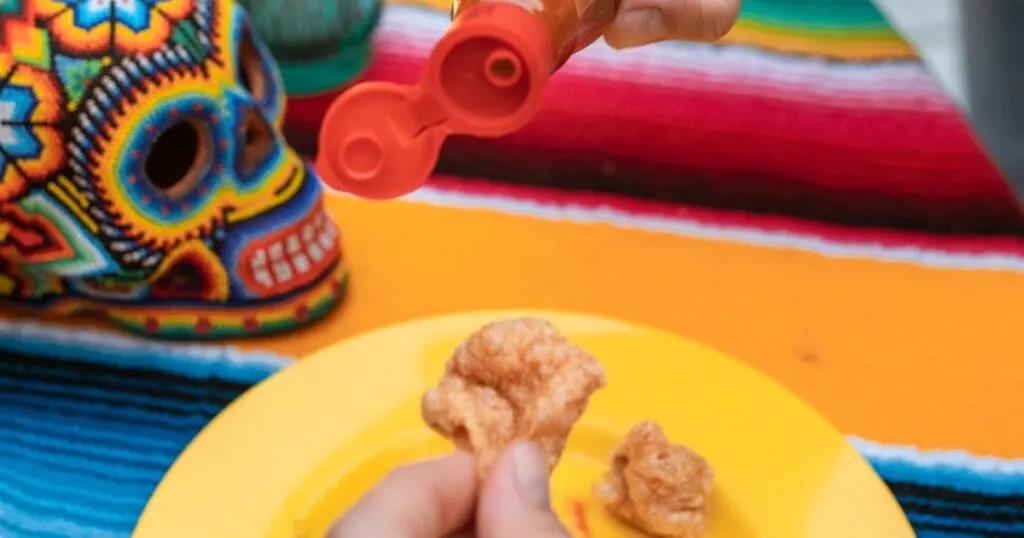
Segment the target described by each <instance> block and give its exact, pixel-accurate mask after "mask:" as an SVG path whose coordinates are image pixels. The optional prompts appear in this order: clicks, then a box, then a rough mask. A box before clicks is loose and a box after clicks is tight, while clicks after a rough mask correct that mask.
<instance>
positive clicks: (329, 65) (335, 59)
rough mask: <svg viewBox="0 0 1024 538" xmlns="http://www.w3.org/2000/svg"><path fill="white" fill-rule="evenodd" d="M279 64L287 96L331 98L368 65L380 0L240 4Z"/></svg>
mask: <svg viewBox="0 0 1024 538" xmlns="http://www.w3.org/2000/svg"><path fill="white" fill-rule="evenodd" d="M239 3H240V4H241V5H242V6H243V7H245V10H246V11H248V12H249V16H250V18H251V19H252V23H253V27H254V28H255V30H256V32H257V33H258V34H259V35H260V37H261V38H262V39H263V40H264V41H265V42H266V43H267V46H268V47H269V48H270V51H271V53H273V55H274V59H275V60H277V63H278V66H279V67H280V70H281V76H282V78H283V79H284V84H285V88H286V89H287V91H288V94H289V95H292V96H306V95H316V94H322V93H328V92H331V91H333V90H337V89H339V88H341V87H344V86H346V85H348V84H349V83H351V82H352V81H353V80H354V79H355V78H356V77H358V76H359V74H360V73H362V72H363V70H364V69H366V66H367V64H369V62H370V55H371V53H372V51H371V44H372V39H373V31H374V30H375V29H376V27H377V23H378V22H379V21H380V14H381V9H382V5H381V1H380V0H239Z"/></svg>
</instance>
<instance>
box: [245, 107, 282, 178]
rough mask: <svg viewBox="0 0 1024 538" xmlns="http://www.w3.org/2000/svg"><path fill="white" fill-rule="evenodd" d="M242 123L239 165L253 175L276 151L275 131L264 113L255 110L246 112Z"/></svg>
mask: <svg viewBox="0 0 1024 538" xmlns="http://www.w3.org/2000/svg"><path fill="white" fill-rule="evenodd" d="M241 125H242V132H241V133H240V135H241V136H240V139H241V142H242V158H241V161H240V162H239V166H240V167H241V169H242V173H243V174H245V175H251V174H252V173H253V172H255V171H256V169H257V168H258V167H259V165H260V164H261V163H262V162H263V161H264V160H265V159H266V158H267V157H269V156H270V154H271V153H272V152H273V151H274V146H275V141H274V131H273V130H272V129H271V128H270V124H269V123H267V120H265V119H264V118H263V115H262V114H260V113H258V112H256V111H255V110H249V111H247V112H246V113H245V117H244V118H243V119H242V122H241Z"/></svg>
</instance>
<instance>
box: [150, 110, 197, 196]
mask: <svg viewBox="0 0 1024 538" xmlns="http://www.w3.org/2000/svg"><path fill="white" fill-rule="evenodd" d="M211 144H212V139H211V136H210V132H209V130H208V129H207V128H206V126H205V125H204V124H203V123H201V122H200V121H198V120H195V119H186V120H182V121H179V122H177V123H174V124H173V125H171V126H170V127H168V128H167V129H165V130H164V131H163V132H162V133H160V135H159V136H157V137H156V139H155V140H154V141H153V145H152V146H151V147H150V148H149V152H148V153H147V154H146V161H145V171H146V179H148V180H149V183H150V184H151V185H152V186H153V187H154V188H155V189H156V190H158V191H160V192H162V193H163V194H165V195H167V196H172V197H175V196H182V195H185V194H187V193H188V192H189V191H190V190H191V189H192V188H193V187H195V186H196V184H197V183H199V180H200V178H201V177H202V174H203V171H204V169H205V168H206V166H207V164H208V162H209V160H210V156H211V155H212V147H211Z"/></svg>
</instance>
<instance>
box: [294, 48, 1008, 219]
mask: <svg viewBox="0 0 1024 538" xmlns="http://www.w3.org/2000/svg"><path fill="white" fill-rule="evenodd" d="M422 64H423V62H422V58H420V57H417V56H409V55H402V54H395V53H393V52H389V51H388V50H383V51H381V52H380V53H379V54H378V55H377V57H376V59H375V61H374V63H373V65H372V66H371V69H370V70H369V71H368V72H367V74H366V78H367V79H374V80H392V81H400V82H410V81H413V80H415V79H416V78H418V77H419V75H420V72H421V69H422ZM779 91H782V90H776V93H775V94H773V93H772V92H771V91H769V90H766V91H765V93H764V95H760V96H752V95H750V94H749V93H748V92H744V94H738V93H729V90H728V88H725V89H715V88H708V89H703V88H695V89H681V88H679V87H674V86H659V85H654V84H651V83H649V82H648V83H645V82H643V81H632V82H631V81H622V80H619V81H614V82H611V81H608V80H604V79H601V78H597V77H589V76H586V75H585V74H581V73H579V72H574V71H572V70H570V71H566V72H563V73H560V74H559V76H558V77H555V78H553V79H552V84H551V88H550V89H549V91H548V93H547V97H546V103H545V108H544V110H542V112H541V113H540V114H539V115H538V117H537V118H536V119H535V121H534V122H533V123H532V124H531V125H530V126H529V127H527V128H526V129H524V130H522V131H520V132H518V133H515V134H513V135H511V136H509V137H506V138H504V139H500V140H485V141H481V140H475V141H474V140H466V139H461V140H460V139H452V140H450V141H449V143H448V145H447V146H446V151H445V159H444V160H443V161H442V166H441V168H440V170H441V171H442V172H448V173H456V174H459V175H467V176H483V177H489V178H492V179H498V180H501V181H510V182H522V183H536V181H534V180H533V179H532V178H533V177H536V176H538V175H539V173H540V172H550V173H548V174H546V175H547V176H548V177H547V178H546V179H545V180H544V181H543V182H541V183H543V184H545V185H546V186H556V187H564V188H571V189H578V188H581V187H583V186H592V185H594V186H595V187H594V188H597V187H596V185H598V184H602V185H605V187H606V188H605V190H608V191H613V192H619V193H625V194H633V195H637V196H648V197H650V196H652V195H658V196H661V197H662V198H667V199H670V200H673V201H677V202H681V203H686V204H708V205H712V206H714V207H724V208H732V209H746V210H751V211H758V212H773V211H774V212H780V213H786V214H790V215H796V216H800V217H804V218H824V219H825V220H830V221H832V222H836V223H841V224H855V223H861V224H867V225H874V226H896V227H906V228H918V229H927V230H935V231H941V232H947V233H948V232H958V231H968V232H976V233H1020V232H1021V230H1024V213H1022V212H1021V209H1020V207H1019V205H1018V203H1017V201H1016V200H1015V198H1014V196H1013V194H1012V191H1011V190H1010V188H1009V187H1008V185H1007V184H1006V182H1005V181H1004V180H1003V179H1002V177H1001V175H1000V173H999V171H998V170H997V169H996V168H995V167H994V165H993V164H992V163H991V161H990V160H989V158H988V157H987V156H986V155H985V153H984V152H983V151H982V150H981V149H980V147H979V145H978V143H977V142H976V140H975V138H974V136H973V133H972V132H971V130H970V128H969V127H968V125H967V124H966V122H965V121H964V120H963V119H962V118H961V117H960V114H959V112H958V111H957V110H956V109H955V107H954V106H953V105H952V104H949V105H948V106H946V107H942V106H937V105H936V103H935V101H934V95H931V94H930V93H929V92H925V91H922V93H921V94H920V95H918V96H917V97H915V96H914V94H913V91H914V90H913V88H905V89H903V90H902V91H903V94H902V95H898V96H897V97H894V99H898V100H899V102H900V106H899V107H898V108H896V109H892V110H886V109H884V108H881V107H874V108H871V109H864V110H859V111H851V110H850V109H849V108H848V107H847V106H842V107H840V106H838V105H837V106H831V105H828V104H820V103H819V104H816V103H815V102H810V101H807V100H800V99H793V98H786V97H785V96H783V95H781V94H779V93H778V92H779ZM792 91H793V92H796V91H799V90H797V89H793V90H792ZM808 91H820V90H808ZM898 91H901V90H899V89H896V90H892V91H891V93H892V95H896V93H895V92H898ZM908 94H909V95H908ZM880 98H881V99H883V100H884V99H885V98H886V94H880ZM840 99H841V97H837V102H838V100H840ZM915 99H919V100H920V104H921V111H909V110H908V109H907V107H906V103H907V102H908V101H913V100H915ZM328 104H329V99H325V98H319V99H317V100H311V101H302V102H296V103H293V106H292V112H291V113H290V116H289V118H290V121H291V124H290V128H289V133H290V134H291V135H293V137H294V138H299V139H301V138H306V139H308V140H313V137H314V136H315V134H314V133H315V130H316V127H317V124H318V123H319V121H320V118H321V117H322V116H323V110H324V109H325V108H326V106H327V105H328ZM300 144H301V143H300ZM310 145H312V144H311V143H310ZM595 156H599V157H600V159H603V160H604V161H607V164H609V165H610V166H609V168H611V169H614V170H617V172H615V173H613V174H610V175H609V174H605V176H608V177H601V175H602V174H601V172H600V166H598V167H597V168H595V167H594V166H593V165H594V161H595ZM600 159H598V160H600ZM587 161H591V163H590V165H587V164H586V162H587ZM492 163H494V164H492ZM498 163H500V164H498ZM495 166H500V169H494V167H495ZM588 166H589V168H588Z"/></svg>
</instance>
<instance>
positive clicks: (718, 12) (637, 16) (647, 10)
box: [604, 0, 742, 49]
mask: <svg viewBox="0 0 1024 538" xmlns="http://www.w3.org/2000/svg"><path fill="white" fill-rule="evenodd" d="M741 4H742V0H623V2H622V7H621V8H620V9H619V14H618V16H617V17H616V18H615V22H613V23H612V25H611V26H610V27H609V28H608V31H607V32H605V35H604V38H605V41H606V42H607V43H608V44H609V45H611V46H612V47H614V48H617V49H623V48H630V47H638V46H641V45H646V44H648V43H653V42H655V41H665V40H668V39H683V40H687V41H715V40H717V39H719V38H721V37H722V36H724V35H725V34H726V32H728V31H729V30H730V29H731V28H732V25H733V24H734V23H735V22H736V19H737V17H739V13H740V5H741Z"/></svg>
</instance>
